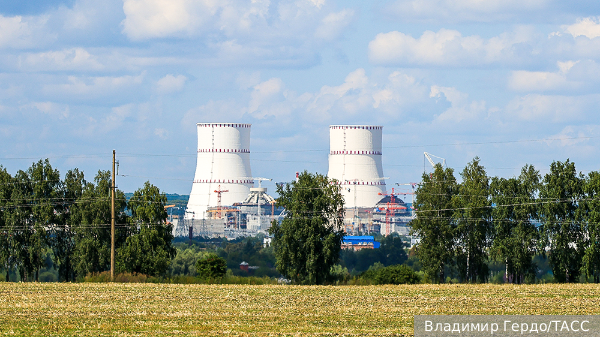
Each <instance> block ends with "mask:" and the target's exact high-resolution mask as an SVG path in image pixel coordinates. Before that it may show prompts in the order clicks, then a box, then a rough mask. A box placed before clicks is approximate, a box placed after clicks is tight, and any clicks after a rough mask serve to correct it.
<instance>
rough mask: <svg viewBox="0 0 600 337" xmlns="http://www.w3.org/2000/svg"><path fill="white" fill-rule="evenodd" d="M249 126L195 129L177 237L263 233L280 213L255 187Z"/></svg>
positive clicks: (214, 125)
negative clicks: (191, 170) (192, 167)
mask: <svg viewBox="0 0 600 337" xmlns="http://www.w3.org/2000/svg"><path fill="white" fill-rule="evenodd" d="M250 128H251V125H250V124H241V123H198V124H197V130H198V149H197V161H196V173H195V175H194V181H193V183H192V191H191V193H190V198H189V201H188V204H187V209H186V211H185V216H184V218H183V220H182V219H178V221H177V222H176V223H175V222H174V233H173V234H174V235H175V236H188V235H189V236H200V235H201V236H207V237H228V238H235V237H238V236H248V235H254V234H256V233H259V232H266V230H268V228H269V226H270V223H271V221H272V220H278V219H279V217H280V216H281V213H282V211H283V210H282V209H281V208H279V207H276V206H275V200H274V199H273V197H271V196H269V195H268V194H267V193H266V191H267V189H266V188H262V187H260V186H259V187H257V188H255V187H254V181H255V180H258V181H259V185H260V181H261V180H266V179H264V178H254V177H253V176H252V169H251V167H250Z"/></svg>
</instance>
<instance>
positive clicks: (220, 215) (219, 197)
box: [214, 185, 229, 219]
mask: <svg viewBox="0 0 600 337" xmlns="http://www.w3.org/2000/svg"><path fill="white" fill-rule="evenodd" d="M214 192H215V193H217V214H218V216H219V219H221V218H222V214H221V194H222V193H226V192H229V190H222V189H221V185H219V189H218V190H215V191H214Z"/></svg>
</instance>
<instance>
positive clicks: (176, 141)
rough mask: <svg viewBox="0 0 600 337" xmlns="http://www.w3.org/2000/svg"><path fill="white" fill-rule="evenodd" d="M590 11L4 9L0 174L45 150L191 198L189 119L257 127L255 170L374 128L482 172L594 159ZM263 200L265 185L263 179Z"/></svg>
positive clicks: (285, 6) (542, 3) (598, 119)
mask: <svg viewBox="0 0 600 337" xmlns="http://www.w3.org/2000/svg"><path fill="white" fill-rule="evenodd" d="M599 16H600V4H599V3H597V2H594V1H578V2H565V1H561V2H559V1H551V0H531V1H523V0H520V1H517V0H503V1H500V0H488V1H480V0H453V1H450V0H422V1H416V0H415V1H407V0H390V1H373V2H365V1H331V0H291V1H275V0H274V1H268V0H254V1H233V0H201V1H193V0H104V1H91V0H70V1H59V0H53V1H19V2H16V1H4V0H2V1H0V141H1V143H2V147H0V164H1V165H2V166H4V167H6V168H7V169H8V170H9V172H10V173H12V174H14V173H15V172H16V170H18V169H25V168H27V167H29V166H30V165H31V163H32V162H33V161H36V160H37V159H40V158H50V161H51V163H52V165H53V166H55V167H56V168H58V169H59V170H60V171H61V173H62V174H64V173H65V172H66V171H67V170H68V169H71V168H75V167H78V168H80V169H82V170H84V172H85V173H86V178H87V179H88V180H92V179H93V177H94V175H95V173H96V172H97V170H98V169H110V161H111V155H112V149H116V150H117V157H118V160H119V162H120V169H119V174H120V175H125V176H121V177H119V178H118V179H117V184H118V186H119V188H121V189H122V190H124V191H126V192H131V191H134V190H135V189H136V188H138V187H141V186H142V184H143V182H144V181H146V180H150V181H151V182H152V183H153V184H155V185H157V186H159V187H160V188H161V189H162V190H163V191H165V192H168V193H180V194H188V193H189V192H190V190H191V181H192V179H193V175H194V170H195V165H196V163H195V154H196V151H195V147H196V129H195V124H196V123H198V122H243V123H251V124H252V133H251V151H252V154H251V164H252V171H253V175H254V176H262V177H268V178H272V179H273V180H274V181H290V180H292V179H293V178H294V175H295V172H296V171H302V170H305V169H306V170H308V171H311V172H320V173H324V174H326V173H327V165H328V162H327V155H328V151H329V134H328V132H329V128H328V126H329V125H331V124H373V125H383V126H384V128H383V144H384V148H383V163H384V175H385V176H386V177H389V180H388V181H387V184H388V188H389V187H391V186H392V185H393V184H394V183H409V182H417V181H419V179H420V176H421V174H422V173H423V152H424V151H427V152H430V153H432V154H435V155H437V156H440V157H443V158H446V161H447V163H448V165H449V166H450V167H453V168H455V170H456V171H457V176H458V172H459V171H461V170H462V169H463V168H464V166H465V165H466V164H467V163H468V162H469V161H470V160H471V159H472V158H473V157H475V156H479V157H480V158H481V163H482V164H483V165H484V166H485V167H486V169H487V171H488V174H489V175H491V176H494V175H498V176H503V177H511V176H513V175H518V174H519V171H520V168H521V167H522V166H523V165H524V164H526V163H528V164H533V165H535V166H536V168H537V169H539V170H540V171H541V172H542V173H545V172H547V170H548V166H549V165H550V163H551V162H552V161H554V160H561V161H563V160H566V159H567V158H570V159H571V160H572V161H574V162H575V163H576V165H577V169H578V170H579V171H582V172H583V173H587V172H589V171H591V170H598V169H600V168H599V167H598V159H597V158H599V157H600V146H599V141H600V116H599V115H598V107H599V106H600V104H599V103H600V91H599V88H600V17H599ZM267 186H270V187H271V188H270V190H271V191H272V189H273V188H272V186H273V184H272V183H271V184H270V185H269V184H267Z"/></svg>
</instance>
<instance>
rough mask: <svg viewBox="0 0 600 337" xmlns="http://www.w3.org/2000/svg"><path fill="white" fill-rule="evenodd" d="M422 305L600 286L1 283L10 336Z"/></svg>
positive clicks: (316, 319)
mask: <svg viewBox="0 0 600 337" xmlns="http://www.w3.org/2000/svg"><path fill="white" fill-rule="evenodd" d="M415 314H509V315H510V314H572V315H575V314H600V286H599V285H592V284H576V285H571V284H568V285H526V286H512V285H441V286H440V285H412V286H337V287H333V286H312V287H307V286H306V287H305V286H287V285H261V286H251V285H173V284H131V283H128V284H110V283H76V284H70V283H0V335H11V336H15V335H17V336H18V335H21V336H108V335H110V336H115V335H116V336H162V335H169V336H170V335H181V336H188V335H222V334H228V335H239V336H253V335H258V336H269V335H297V336H304V335H346V336H351V335H358V336H365V335H367V336H398V335H400V336H404V335H407V336H410V335H412V324H413V315H415Z"/></svg>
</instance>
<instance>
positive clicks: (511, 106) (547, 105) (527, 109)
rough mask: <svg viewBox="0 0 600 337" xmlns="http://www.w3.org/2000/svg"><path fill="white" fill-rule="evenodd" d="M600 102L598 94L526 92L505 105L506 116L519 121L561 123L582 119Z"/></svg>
mask: <svg viewBox="0 0 600 337" xmlns="http://www.w3.org/2000/svg"><path fill="white" fill-rule="evenodd" d="M599 102H600V95H598V94H592V95H582V96H566V95H542V94H528V95H525V96H521V97H517V98H514V99H512V100H511V101H510V102H508V104H507V105H506V109H505V110H506V115H507V117H508V118H515V119H517V120H521V121H536V122H544V123H563V122H574V121H584V120H585V119H586V118H587V116H588V114H589V113H590V112H591V111H595V107H596V106H597V105H598V103H599Z"/></svg>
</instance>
